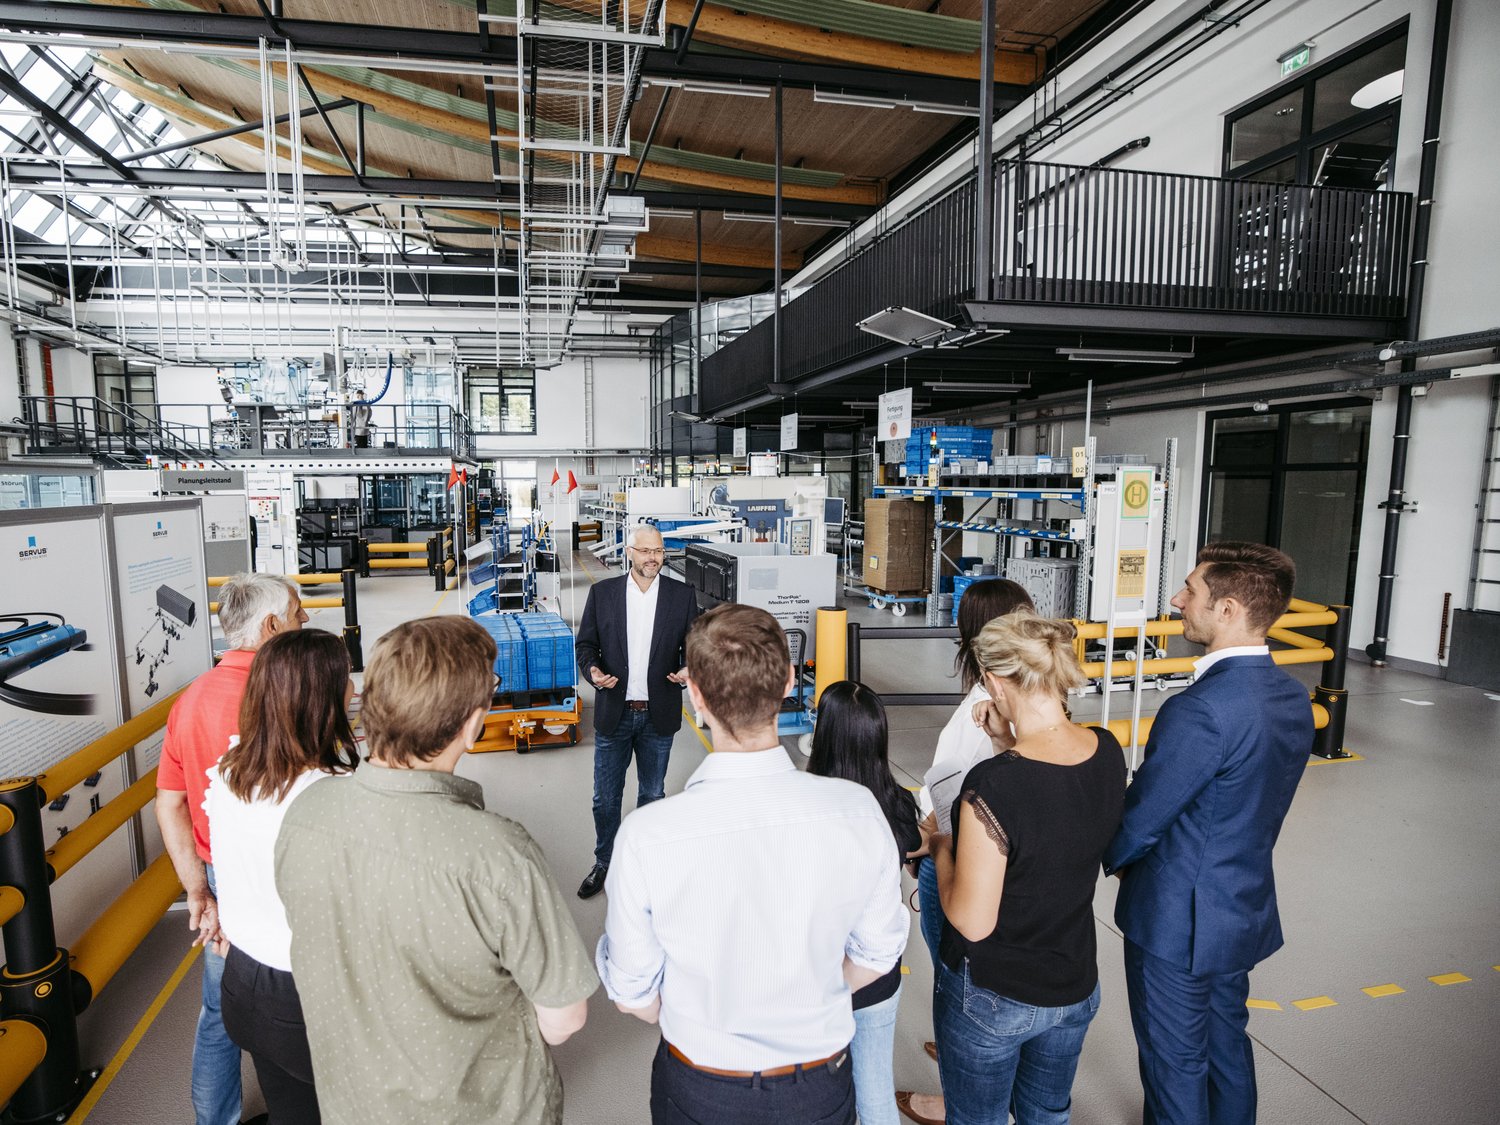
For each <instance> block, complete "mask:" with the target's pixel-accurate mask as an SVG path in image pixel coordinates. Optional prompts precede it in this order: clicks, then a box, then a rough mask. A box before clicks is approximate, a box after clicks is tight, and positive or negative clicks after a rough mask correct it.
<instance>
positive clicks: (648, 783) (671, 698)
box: [576, 524, 698, 898]
mask: <svg viewBox="0 0 1500 1125" xmlns="http://www.w3.org/2000/svg"><path fill="white" fill-rule="evenodd" d="M666 558H667V551H666V547H665V546H664V545H663V543H662V537H661V532H659V531H657V530H656V528H655V527H653V526H651V525H649V524H640V525H639V526H637V527H635V528H632V529H631V532H630V536H629V538H628V539H626V541H625V559H626V563H627V565H628V566H629V567H630V571H629V573H628V574H622V575H620V576H619V577H618V578H606V579H605V580H604V581H603V582H600V583H598V584H597V585H595V586H592V587H590V589H589V597H588V601H586V602H585V603H584V606H583V616H582V618H580V619H579V622H578V640H577V643H576V651H577V655H578V668H579V670H580V671H581V672H582V673H583V675H584V677H585V679H587V680H588V682H589V683H591V684H593V685H594V689H595V693H594V866H593V868H592V869H591V870H590V871H589V873H588V875H586V876H585V877H584V880H583V883H582V884H581V885H580V886H579V888H578V897H579V898H592V897H593V896H594V895H596V894H598V893H599V892H600V891H601V890H603V889H604V877H605V875H606V874H607V873H608V871H609V863H610V859H611V857H612V856H613V855H614V847H615V833H616V832H618V831H619V830H620V802H621V800H622V799H623V797H624V793H625V771H626V770H627V769H629V768H630V759H631V757H632V756H634V757H635V780H636V798H635V807H636V808H638V809H640V808H644V807H645V806H646V805H649V804H650V803H651V802H652V801H659V800H661V799H662V798H663V797H664V796H666V783H667V758H668V756H669V755H670V754H671V752H672V737H673V736H674V735H675V734H676V733H677V732H678V731H679V730H680V729H682V685H683V682H684V678H685V676H686V672H687V669H686V668H684V667H683V661H684V655H683V654H684V649H683V640H684V638H685V637H686V636H687V631H688V627H689V626H691V625H692V623H693V621H694V619H695V618H696V617H697V616H698V598H697V594H696V593H694V591H693V588H692V587H691V586H688V585H686V584H685V583H682V582H677V581H674V580H671V579H668V580H666V581H661V580H660V575H661V568H662V565H663V564H664V563H665V562H666Z"/></svg>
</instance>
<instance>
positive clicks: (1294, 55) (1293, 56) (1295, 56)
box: [1277, 43, 1312, 78]
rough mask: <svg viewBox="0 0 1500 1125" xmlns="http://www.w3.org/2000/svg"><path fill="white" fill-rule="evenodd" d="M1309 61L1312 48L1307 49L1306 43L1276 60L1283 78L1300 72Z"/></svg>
mask: <svg viewBox="0 0 1500 1125" xmlns="http://www.w3.org/2000/svg"><path fill="white" fill-rule="evenodd" d="M1311 59H1312V48H1311V47H1309V46H1308V45H1307V44H1306V43H1304V44H1302V46H1300V47H1298V48H1297V49H1296V50H1295V51H1290V52H1288V53H1287V54H1285V55H1282V56H1281V58H1280V59H1279V60H1277V61H1278V62H1280V63H1281V77H1283V78H1285V77H1286V76H1287V75H1288V74H1292V73H1293V72H1295V71H1298V70H1301V69H1302V68H1303V67H1304V66H1306V65H1307V64H1308V62H1309V61H1311Z"/></svg>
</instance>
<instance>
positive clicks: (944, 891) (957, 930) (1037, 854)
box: [928, 611, 1125, 1125]
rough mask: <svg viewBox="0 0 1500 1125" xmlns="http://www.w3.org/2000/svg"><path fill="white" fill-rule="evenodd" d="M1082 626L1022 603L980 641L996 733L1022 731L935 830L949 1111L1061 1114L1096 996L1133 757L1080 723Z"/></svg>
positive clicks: (962, 1118) (965, 1122)
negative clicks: (1103, 901)
mask: <svg viewBox="0 0 1500 1125" xmlns="http://www.w3.org/2000/svg"><path fill="white" fill-rule="evenodd" d="M1073 637H1074V630H1073V626H1072V625H1070V624H1068V623H1067V622H1062V621H1048V620H1046V619H1044V618H1041V617H1038V616H1036V615H1035V614H1034V613H1029V612H1026V611H1021V612H1017V613H1013V614H1008V615H1007V616H1005V617H1002V618H999V619H998V620H995V621H992V622H991V623H990V624H989V625H987V626H986V627H985V628H984V630H983V631H982V632H981V633H980V635H979V638H978V641H977V642H976V644H975V655H976V656H977V658H978V661H979V666H980V668H981V669H982V671H983V673H984V684H985V686H986V687H987V688H988V689H989V692H990V697H991V700H992V702H991V703H989V704H984V703H981V704H980V705H979V709H980V710H981V711H982V712H983V714H984V718H985V721H986V724H987V726H988V728H989V729H990V731H991V732H992V734H997V733H998V732H999V731H1001V730H1002V729H1004V727H1003V726H1002V724H1008V725H1009V728H1010V730H1013V731H1014V735H1015V745H1014V747H1012V748H1011V749H1009V750H1006V751H1005V752H1004V753H1001V754H998V755H997V756H996V757H994V758H992V759H990V760H989V761H986V762H982V763H980V764H979V765H977V766H975V767H974V768H973V769H972V770H970V771H969V774H968V777H967V778H966V779H965V781H964V785H963V790H962V792H961V794H960V796H959V799H958V800H957V801H956V802H954V806H953V825H954V835H953V837H952V838H951V839H950V838H949V837H946V836H938V835H934V836H932V837H930V838H929V840H928V846H929V848H930V849H931V851H932V855H933V858H934V861H935V863H936V865H937V874H938V890H939V894H940V895H941V898H942V904H943V911H944V913H945V915H946V916H947V922H946V923H945V925H944V927H943V937H942V944H941V961H942V964H941V965H940V966H939V968H938V974H937V980H936V982H935V986H934V999H933V1019H934V1023H935V1025H936V1029H937V1041H938V1067H939V1071H940V1073H941V1075H942V1081H943V1094H944V1096H945V1097H946V1099H947V1105H948V1125H990V1123H994V1125H1006V1122H1007V1121H1008V1120H1009V1115H1010V1114H1011V1113H1014V1114H1015V1117H1016V1122H1017V1125H1041V1123H1046V1125H1062V1123H1064V1122H1066V1121H1067V1120H1068V1112H1069V1107H1070V1105H1071V1091H1072V1086H1073V1076H1074V1074H1075V1073H1076V1071H1077V1069H1078V1057H1079V1055H1080V1053H1081V1052H1082V1050H1083V1039H1084V1035H1085V1034H1086V1033H1087V1031H1088V1025H1089V1022H1090V1021H1091V1020H1092V1019H1093V1017H1094V1013H1095V1012H1096V1011H1098V1009H1099V971H1098V965H1097V964H1096V961H1095V945H1094V916H1093V897H1094V886H1095V883H1096V881H1097V879H1098V876H1099V870H1100V867H1099V863H1100V857H1101V856H1102V855H1103V854H1104V849H1105V847H1106V845H1107V844H1108V843H1109V841H1110V839H1111V838H1112V837H1113V836H1114V833H1115V830H1116V829H1117V828H1118V827H1119V825H1120V814H1121V809H1122V807H1123V805H1124V800H1125V756H1124V754H1123V752H1122V751H1121V749H1120V744H1119V743H1118V742H1117V741H1115V739H1114V737H1113V736H1112V735H1111V734H1110V733H1109V732H1108V731H1106V730H1103V729H1100V728H1097V727H1090V728H1084V727H1078V726H1075V725H1074V724H1073V723H1072V722H1071V721H1069V719H1068V715H1067V711H1066V710H1065V708H1064V703H1063V700H1064V698H1065V696H1066V694H1067V692H1068V690H1069V689H1070V688H1073V687H1077V686H1080V685H1081V684H1082V683H1083V674H1082V672H1081V670H1080V669H1079V667H1078V661H1077V658H1076V657H1075V655H1074V652H1073Z"/></svg>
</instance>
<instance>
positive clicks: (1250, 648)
mask: <svg viewBox="0 0 1500 1125" xmlns="http://www.w3.org/2000/svg"><path fill="white" fill-rule="evenodd" d="M1270 651H1271V646H1270V645H1236V646H1234V647H1233V648H1221V649H1219V650H1218V651H1217V652H1205V653H1204V654H1203V655H1202V656H1200V657H1198V659H1197V660H1195V661H1193V674H1194V675H1195V676H1201V675H1203V673H1204V672H1207V671H1208V670H1209V669H1210V668H1212V667H1213V666H1214V665H1215V664H1217V663H1218V662H1219V661H1221V660H1228V659H1229V658H1230V657H1231V656H1266V655H1268V654H1269V653H1270Z"/></svg>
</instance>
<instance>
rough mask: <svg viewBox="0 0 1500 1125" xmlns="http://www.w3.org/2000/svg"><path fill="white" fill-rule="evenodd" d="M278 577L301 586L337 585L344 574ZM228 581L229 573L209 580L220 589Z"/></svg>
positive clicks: (282, 575)
mask: <svg viewBox="0 0 1500 1125" xmlns="http://www.w3.org/2000/svg"><path fill="white" fill-rule="evenodd" d="M276 577H278V578H285V579H286V580H287V581H288V582H295V583H296V584H297V585H299V586H335V585H337V584H338V583H339V582H341V581H343V576H342V575H339V574H278V575H277V576H276ZM228 582H229V576H228V575H216V576H214V577H212V578H210V579H209V580H208V585H209V587H210V588H211V589H218V588H219V587H220V586H224V585H226V584H227V583H228Z"/></svg>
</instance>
